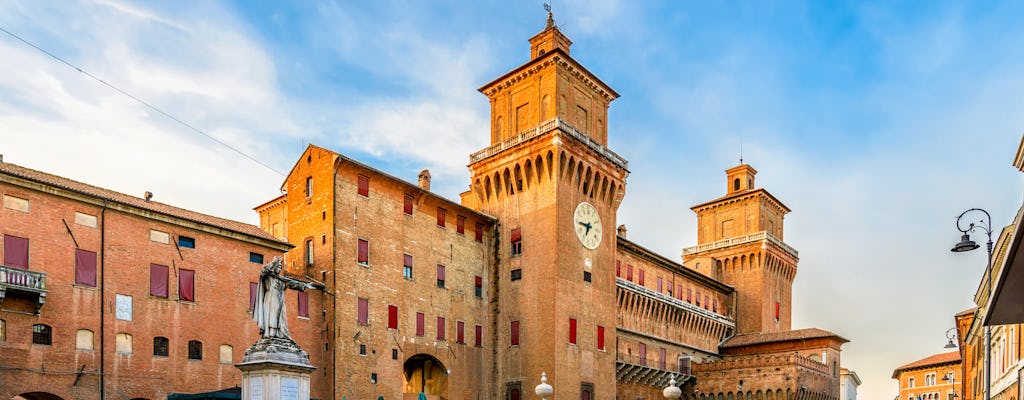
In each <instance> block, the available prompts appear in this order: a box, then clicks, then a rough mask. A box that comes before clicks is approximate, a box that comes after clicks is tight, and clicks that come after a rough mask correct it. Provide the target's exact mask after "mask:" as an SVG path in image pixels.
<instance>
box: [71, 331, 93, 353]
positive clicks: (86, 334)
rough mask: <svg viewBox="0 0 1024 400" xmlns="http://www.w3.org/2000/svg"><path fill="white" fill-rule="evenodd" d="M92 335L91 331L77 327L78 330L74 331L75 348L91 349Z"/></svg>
mask: <svg viewBox="0 0 1024 400" xmlns="http://www.w3.org/2000/svg"><path fill="white" fill-rule="evenodd" d="M92 337H93V334H92V331H90V330H88V329H79V330H78V332H75V349H78V350H92V346H93V339H92Z"/></svg>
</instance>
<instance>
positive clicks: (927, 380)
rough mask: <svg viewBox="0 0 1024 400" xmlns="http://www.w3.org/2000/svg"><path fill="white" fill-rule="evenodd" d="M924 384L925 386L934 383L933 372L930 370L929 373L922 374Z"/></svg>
mask: <svg viewBox="0 0 1024 400" xmlns="http://www.w3.org/2000/svg"><path fill="white" fill-rule="evenodd" d="M924 385H925V386H934V385H935V373H934V372H932V373H930V374H925V376H924Z"/></svg>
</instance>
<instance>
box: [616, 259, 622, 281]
mask: <svg viewBox="0 0 1024 400" xmlns="http://www.w3.org/2000/svg"><path fill="white" fill-rule="evenodd" d="M621 276H622V261H619V260H615V277H621Z"/></svg>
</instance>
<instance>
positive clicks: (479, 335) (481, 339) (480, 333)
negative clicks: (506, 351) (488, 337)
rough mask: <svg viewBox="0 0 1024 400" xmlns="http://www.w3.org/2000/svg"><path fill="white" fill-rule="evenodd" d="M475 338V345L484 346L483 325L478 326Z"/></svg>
mask: <svg viewBox="0 0 1024 400" xmlns="http://www.w3.org/2000/svg"><path fill="white" fill-rule="evenodd" d="M473 340H474V341H475V342H474V345H475V346H477V347H480V346H483V343H484V327H482V326H480V325H477V326H476V337H475V338H474V339H473Z"/></svg>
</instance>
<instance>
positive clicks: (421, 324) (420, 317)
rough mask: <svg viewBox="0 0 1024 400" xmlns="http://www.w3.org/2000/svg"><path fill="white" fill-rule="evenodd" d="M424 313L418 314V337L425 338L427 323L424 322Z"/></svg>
mask: <svg viewBox="0 0 1024 400" xmlns="http://www.w3.org/2000/svg"><path fill="white" fill-rule="evenodd" d="M423 318H424V316H423V313H421V312H418V313H416V336H423V335H425V334H426V328H425V326H424V325H425V323H424V321H423Z"/></svg>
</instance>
